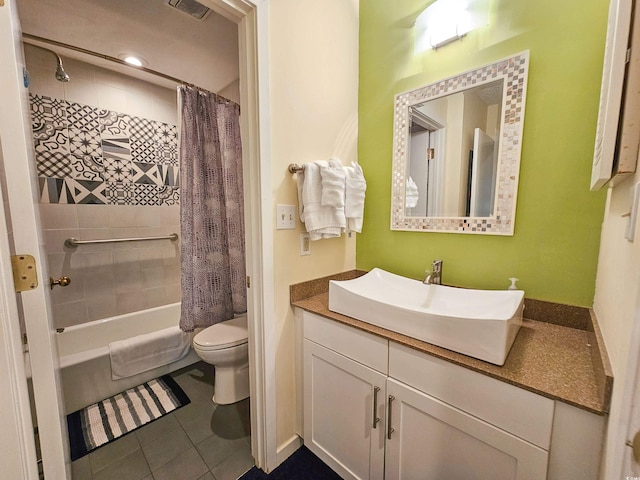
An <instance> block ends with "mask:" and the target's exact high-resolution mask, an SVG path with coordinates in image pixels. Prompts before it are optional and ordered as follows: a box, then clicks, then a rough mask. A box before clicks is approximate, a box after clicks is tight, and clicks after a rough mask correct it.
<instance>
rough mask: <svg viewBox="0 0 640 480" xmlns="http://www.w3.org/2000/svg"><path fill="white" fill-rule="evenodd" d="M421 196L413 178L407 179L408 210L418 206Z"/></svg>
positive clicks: (406, 196) (406, 197)
mask: <svg viewBox="0 0 640 480" xmlns="http://www.w3.org/2000/svg"><path fill="white" fill-rule="evenodd" d="M419 196H420V193H419V192H418V185H416V182H414V181H413V178H411V177H409V178H407V189H406V191H405V199H406V200H405V201H406V205H405V206H406V208H413V207H415V206H416V205H418V197H419Z"/></svg>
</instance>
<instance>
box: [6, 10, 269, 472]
mask: <svg viewBox="0 0 640 480" xmlns="http://www.w3.org/2000/svg"><path fill="white" fill-rule="evenodd" d="M15 3H16V0H7V1H5V2H4V5H2V6H0V27H2V28H0V64H2V65H3V68H2V69H0V80H1V81H2V85H3V90H2V93H0V95H1V98H2V103H3V115H2V116H0V138H1V139H2V140H3V143H2V152H3V157H4V159H5V163H6V165H5V169H6V174H7V178H8V179H9V181H8V182H7V183H8V186H7V197H8V200H9V206H10V208H11V218H12V219H20V221H19V223H18V222H16V221H14V222H13V223H14V225H16V231H15V232H14V234H15V239H16V245H17V248H18V249H20V250H21V251H20V253H30V254H32V255H33V256H34V257H35V259H36V266H37V269H38V271H39V280H40V286H39V287H38V288H36V289H35V290H33V291H29V292H25V293H23V294H22V298H23V305H24V313H25V323H26V328H27V334H28V336H29V345H30V348H31V352H30V360H31V370H32V378H33V386H34V401H35V404H36V411H37V416H38V418H39V419H40V422H39V431H40V440H41V446H42V458H43V466H44V470H45V475H46V477H47V478H70V475H71V471H70V470H71V469H70V461H69V451H68V450H69V449H68V442H67V439H66V425H65V424H64V419H65V417H64V408H63V401H62V395H61V393H62V392H61V389H60V388H59V385H60V378H59V377H60V376H59V363H58V357H57V348H56V344H55V338H54V328H53V324H52V320H51V318H52V317H51V305H50V301H49V296H48V294H47V292H46V290H45V289H46V286H47V282H46V280H45V279H47V278H48V268H47V265H46V261H45V256H44V253H43V250H42V245H43V241H42V238H41V236H42V233H41V231H40V229H39V225H40V218H39V211H38V208H37V205H38V192H37V185H36V184H35V178H36V174H35V163H34V159H33V151H32V148H30V147H29V145H30V142H31V141H30V139H31V136H30V133H29V132H30V126H29V122H28V112H29V109H28V102H27V95H26V89H25V88H24V86H23V85H22V83H23V81H22V68H23V67H24V56H23V54H22V45H21V43H22V40H21V31H20V26H19V25H20V24H19V19H18V15H17V12H16V7H15ZM201 3H203V4H205V5H207V6H209V7H210V8H212V9H213V10H214V11H216V12H217V13H219V14H222V15H223V16H225V17H226V18H228V19H230V20H232V21H234V22H235V23H236V24H237V25H238V36H239V46H240V94H241V103H242V108H243V115H241V128H242V134H243V138H244V139H245V141H243V154H244V156H245V157H246V158H247V160H246V162H245V180H246V182H245V195H246V198H245V210H246V212H247V215H246V227H247V228H246V231H247V233H246V242H247V245H246V246H247V274H248V277H250V278H251V279H252V281H251V284H250V288H249V290H248V292H249V294H248V300H249V301H248V319H249V358H250V374H251V375H250V376H251V379H250V382H251V396H252V402H251V431H252V436H251V437H252V448H251V450H252V455H253V457H254V459H255V460H256V465H257V466H258V467H260V468H262V469H263V470H265V471H267V472H269V471H271V470H273V469H274V468H275V467H276V466H277V441H276V409H275V400H276V393H275V382H273V381H270V379H271V380H272V379H273V378H274V377H275V350H276V336H275V328H274V327H275V308H274V294H273V281H272V280H273V261H272V257H273V255H272V252H273V232H272V229H271V223H270V222H269V221H268V219H269V218H270V216H271V206H272V203H273V202H272V194H271V184H270V179H271V162H270V147H271V146H270V141H269V133H270V132H269V120H270V106H269V85H268V79H269V64H268V0H201ZM20 120H22V121H20ZM20 178H22V179H24V178H29V179H30V180H31V181H30V185H29V188H24V187H25V185H24V182H16V181H11V180H12V179H20ZM0 206H1V205H0ZM4 233H5V232H3V231H2V229H1V228H0V235H3V234H4ZM5 239H6V240H7V241H4V240H5ZM8 240H9V239H8V238H7V237H6V235H4V236H3V243H0V251H2V252H3V254H4V257H5V260H6V256H7V255H8V254H9V252H8V251H5V250H4V247H5V246H6V245H8ZM5 264H6V261H5V262H2V261H0V274H2V273H5V274H6V271H5V270H6V268H3V267H5ZM12 295H14V292H13V285H12V282H11V284H7V283H6V282H4V283H3V282H1V281H0V322H1V323H0V327H1V328H0V332H2V333H4V331H8V329H9V330H10V329H13V330H11V332H10V333H11V334H12V338H11V339H10V340H11V342H12V343H11V342H9V345H13V346H14V347H15V343H16V338H15V330H16V329H15V325H13V326H12V325H11V323H14V324H15V323H16V320H17V318H16V316H14V317H13V318H6V315H4V313H5V312H6V311H7V310H8V311H10V312H14V310H13V309H12V307H13V306H14V305H15V300H13V298H15V297H13V298H12ZM16 308H17V307H16ZM15 312H17V309H16V310H15ZM43 318H45V319H47V321H45V322H43V321H42V319H43ZM18 336H19V332H18ZM17 341H18V342H19V341H20V340H19V338H18V339H17ZM5 343H6V342H5ZM6 357H7V358H6V360H7V362H8V363H7V365H9V366H16V365H22V367H23V369H24V358H23V354H22V351H20V350H19V351H16V349H15V348H10V349H7V350H6ZM3 360H4V359H3ZM3 365H4V364H0V366H3ZM12 372H13V374H12V376H13V377H14V378H17V379H18V386H21V388H22V387H25V388H26V378H25V377H24V376H22V372H21V371H20V368H19V367H16V368H15V369H14V370H12ZM19 390H20V389H18V391H19ZM22 391H23V392H24V388H22ZM52 400H54V401H52ZM9 409H10V410H11V411H12V412H13V414H14V415H13V417H15V418H17V419H19V420H20V422H19V423H20V425H21V429H20V431H19V432H17V434H16V436H17V437H18V438H16V439H15V445H16V448H17V449H18V450H19V452H20V457H21V458H23V459H24V461H23V464H25V465H24V469H26V471H25V472H24V473H25V474H24V475H22V476H21V477H16V478H37V476H36V477H34V476H33V468H34V467H35V463H34V460H35V455H34V446H33V445H34V440H33V435H32V433H31V430H30V428H31V427H30V426H29V424H30V420H31V419H30V415H29V418H25V412H29V402H28V398H26V399H25V398H24V396H22V397H19V396H18V397H16V402H15V403H14V404H13V405H12V406H9ZM26 430H28V431H26ZM21 432H22V433H21ZM20 433H21V434H20ZM18 434H20V435H18ZM3 439H4V437H3ZM36 473H37V469H36Z"/></svg>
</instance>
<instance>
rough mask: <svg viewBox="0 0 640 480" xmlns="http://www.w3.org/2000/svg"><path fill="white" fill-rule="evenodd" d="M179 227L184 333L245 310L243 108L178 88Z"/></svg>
mask: <svg viewBox="0 0 640 480" xmlns="http://www.w3.org/2000/svg"><path fill="white" fill-rule="evenodd" d="M179 95H180V102H181V115H182V119H181V137H180V227H181V232H182V244H181V245H182V246H181V269H182V272H181V273H182V312H181V316H180V328H181V329H182V330H184V331H185V332H190V331H193V329H194V328H198V327H208V326H210V325H213V324H215V323H218V322H222V321H224V320H229V319H231V318H233V316H234V313H242V312H246V310H247V292H246V283H245V282H246V280H245V279H246V273H245V272H246V270H245V248H244V198H243V191H242V149H241V145H240V122H239V116H240V107H239V106H238V105H237V104H235V103H233V102H231V101H229V100H226V99H223V98H221V97H218V96H217V95H215V94H213V93H209V92H204V91H202V90H198V89H195V88H192V87H180V90H179Z"/></svg>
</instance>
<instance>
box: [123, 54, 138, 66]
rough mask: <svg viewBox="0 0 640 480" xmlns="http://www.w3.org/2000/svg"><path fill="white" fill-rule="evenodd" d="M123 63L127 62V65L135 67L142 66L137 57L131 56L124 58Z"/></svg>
mask: <svg viewBox="0 0 640 480" xmlns="http://www.w3.org/2000/svg"><path fill="white" fill-rule="evenodd" d="M124 61H125V62H127V63H128V64H129V65H133V66H135V67H141V66H142V60H140V59H139V58H138V57H134V56H133V55H129V56H127V57H125V59H124Z"/></svg>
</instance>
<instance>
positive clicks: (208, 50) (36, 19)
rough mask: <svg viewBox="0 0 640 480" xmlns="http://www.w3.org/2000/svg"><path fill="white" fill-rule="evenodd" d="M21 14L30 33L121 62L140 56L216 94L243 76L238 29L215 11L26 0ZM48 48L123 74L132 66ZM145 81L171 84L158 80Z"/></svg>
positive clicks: (142, 0)
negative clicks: (200, 14) (200, 16)
mask: <svg viewBox="0 0 640 480" xmlns="http://www.w3.org/2000/svg"><path fill="white" fill-rule="evenodd" d="M18 13H19V16H20V22H21V24H22V30H23V32H24V33H29V34H32V35H37V36H39V37H45V38H48V39H51V40H56V41H58V42H62V43H66V44H69V45H73V46H76V47H81V48H84V49H87V50H91V51H94V52H97V53H100V54H102V55H108V56H112V57H116V58H118V57H119V56H121V55H122V54H136V55H138V56H140V57H142V58H143V59H144V60H146V61H147V62H148V64H147V65H145V66H146V67H147V68H150V69H152V70H156V71H158V72H161V73H164V74H166V75H170V76H172V77H176V78H179V79H181V80H183V81H185V82H187V83H192V84H194V85H198V86H199V87H202V88H204V89H206V90H209V91H212V92H218V91H220V90H221V89H223V88H224V87H226V86H227V85H229V84H231V83H233V82H234V81H235V80H237V78H238V30H237V26H236V24H235V23H233V22H231V21H230V20H227V19H226V18H224V17H222V16H220V15H218V14H216V13H215V12H213V11H212V12H210V13H209V15H208V16H207V17H206V18H205V19H204V20H197V19H195V18H193V17H191V16H189V15H187V14H184V13H182V12H180V11H178V10H175V9H173V8H171V7H169V6H167V5H165V4H164V2H163V0H106V1H105V0H20V1H19V2H18ZM43 46H45V45H44V44H43ZM48 48H51V49H52V50H56V51H57V52H58V53H59V54H60V55H62V56H63V57H64V56H68V57H72V58H78V59H81V60H83V61H85V62H89V63H96V64H99V65H100V66H103V67H105V68H112V67H113V69H114V70H117V71H120V72H123V70H122V69H123V68H124V69H126V68H127V67H119V68H118V67H114V64H113V63H110V62H105V61H104V60H102V61H98V62H96V61H95V59H94V60H93V61H92V59H91V58H90V57H87V56H83V55H80V54H77V53H73V52H72V51H69V50H63V49H60V48H56V47H50V46H48ZM134 76H137V77H140V76H141V75H134ZM145 79H146V80H147V81H151V82H154V83H158V84H161V85H164V86H167V82H166V81H162V80H160V79H159V78H158V77H156V78H155V79H154V78H152V77H149V78H147V77H145Z"/></svg>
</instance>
